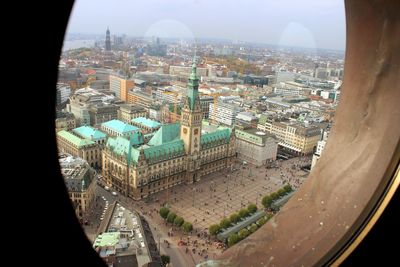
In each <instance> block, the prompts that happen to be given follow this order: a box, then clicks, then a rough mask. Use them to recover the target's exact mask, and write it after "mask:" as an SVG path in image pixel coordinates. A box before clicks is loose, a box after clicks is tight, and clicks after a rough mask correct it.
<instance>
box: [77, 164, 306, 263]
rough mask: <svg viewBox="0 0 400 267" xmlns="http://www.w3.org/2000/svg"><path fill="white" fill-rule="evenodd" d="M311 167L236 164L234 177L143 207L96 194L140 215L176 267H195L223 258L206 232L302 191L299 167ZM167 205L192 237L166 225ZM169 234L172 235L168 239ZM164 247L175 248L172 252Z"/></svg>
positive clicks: (90, 229) (216, 178)
mask: <svg viewBox="0 0 400 267" xmlns="http://www.w3.org/2000/svg"><path fill="white" fill-rule="evenodd" d="M310 162H311V157H301V158H292V159H289V160H284V161H281V160H277V161H275V162H274V163H273V164H274V165H276V168H270V169H267V168H266V167H265V166H263V167H259V168H257V167H255V166H253V165H251V164H246V165H243V164H242V162H240V161H237V162H236V163H235V166H234V170H232V171H231V170H224V171H221V172H217V173H214V174H211V175H207V176H204V177H202V179H201V181H199V182H197V183H195V184H191V185H179V186H176V187H174V188H170V189H169V191H167V190H164V191H162V192H159V193H156V194H154V196H153V197H152V198H150V199H147V200H141V201H134V200H132V199H128V198H126V197H123V196H121V195H118V196H117V197H114V196H112V195H111V194H110V192H107V191H105V190H104V189H103V188H100V187H98V188H97V194H98V195H101V196H105V197H106V198H107V200H108V201H109V202H110V203H112V202H113V201H114V200H118V201H120V202H121V203H122V204H123V205H125V206H126V207H128V208H131V209H132V210H136V211H137V212H139V213H140V214H141V215H142V216H143V217H144V218H145V219H146V220H147V221H148V222H149V224H150V225H151V230H152V231H153V236H154V237H155V240H156V242H157V243H158V242H160V248H161V253H162V254H168V255H170V256H171V262H172V263H173V266H195V265H196V264H197V263H200V262H202V261H205V260H206V259H213V258H215V257H216V256H217V255H219V254H221V253H222V252H223V250H222V249H218V248H217V247H216V246H215V245H214V244H213V242H212V239H211V240H210V239H209V236H208V231H207V229H208V227H209V226H210V225H211V224H215V223H219V222H220V221H221V219H222V218H223V217H224V215H225V216H230V215H231V214H232V213H234V212H238V211H239V210H240V209H241V208H242V207H247V205H248V204H249V203H257V206H258V208H262V204H261V200H262V198H263V197H264V196H265V195H267V194H270V193H272V192H275V191H277V190H278V189H280V188H282V187H283V185H284V184H286V183H289V184H291V185H292V187H293V188H295V189H296V188H298V187H299V186H300V185H301V184H302V183H303V181H304V180H305V179H306V178H307V176H308V173H307V172H305V171H303V170H301V169H300V167H301V166H304V165H307V164H310ZM151 199H153V200H151ZM167 200H168V201H167ZM103 202H104V201H102V199H100V200H99V201H98V202H97V205H96V209H95V210H94V211H95V212H94V214H93V216H94V217H98V216H99V213H100V212H101V210H102V208H103V206H104V203H103ZM164 202H168V203H169V208H170V210H172V211H173V212H175V213H176V214H177V215H178V216H182V217H183V218H184V219H185V221H189V222H191V223H192V224H193V231H192V233H190V234H188V235H187V234H184V233H183V231H182V230H178V229H176V228H175V227H174V226H172V225H170V224H166V223H165V221H164V220H163V219H162V218H161V216H160V215H159V209H160V207H161V206H162V204H163V203H164ZM91 219H92V218H91ZM90 221H92V220H90ZM94 221H96V220H94ZM97 226H98V225H97V224H94V225H90V226H85V231H86V233H87V234H88V236H89V238H91V239H92V238H94V237H95V232H96V229H97ZM169 232H170V233H173V235H169V234H168V233H169ZM206 233H207V234H206ZM180 239H182V240H185V241H189V240H190V242H188V244H187V246H178V241H179V240H180ZM165 241H168V242H169V243H170V246H168V247H167V245H166V243H165Z"/></svg>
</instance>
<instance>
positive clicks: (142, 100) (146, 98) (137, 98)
mask: <svg viewBox="0 0 400 267" xmlns="http://www.w3.org/2000/svg"><path fill="white" fill-rule="evenodd" d="M153 102H154V99H153V97H152V96H151V94H147V93H145V92H143V91H141V90H136V89H135V90H130V91H129V92H128V100H127V103H129V104H135V105H136V106H139V107H142V108H145V109H146V111H148V110H149V108H150V107H151V105H152V104H153Z"/></svg>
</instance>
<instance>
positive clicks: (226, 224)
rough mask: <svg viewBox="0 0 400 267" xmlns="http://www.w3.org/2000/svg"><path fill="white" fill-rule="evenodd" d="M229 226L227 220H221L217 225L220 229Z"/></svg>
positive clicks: (229, 223)
mask: <svg viewBox="0 0 400 267" xmlns="http://www.w3.org/2000/svg"><path fill="white" fill-rule="evenodd" d="M229 225H231V221H230V220H229V219H228V218H224V219H222V220H221V222H220V223H219V226H220V227H221V228H222V229H225V228H228V227H229Z"/></svg>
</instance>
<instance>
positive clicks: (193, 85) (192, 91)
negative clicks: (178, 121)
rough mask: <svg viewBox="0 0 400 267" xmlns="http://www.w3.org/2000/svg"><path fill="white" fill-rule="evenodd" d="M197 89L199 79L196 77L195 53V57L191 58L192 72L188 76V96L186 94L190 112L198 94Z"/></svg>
mask: <svg viewBox="0 0 400 267" xmlns="http://www.w3.org/2000/svg"><path fill="white" fill-rule="evenodd" d="M198 89H199V78H198V77H197V64H196V52H195V55H194V57H193V64H192V72H191V73H190V76H189V83H188V94H187V95H188V97H189V105H190V109H191V110H193V109H194V104H195V101H196V98H197V97H198V94H199V91H198Z"/></svg>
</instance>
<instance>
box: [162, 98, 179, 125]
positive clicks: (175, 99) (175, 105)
mask: <svg viewBox="0 0 400 267" xmlns="http://www.w3.org/2000/svg"><path fill="white" fill-rule="evenodd" d="M163 94H166V95H174V115H173V117H172V118H173V119H172V122H173V123H175V122H176V119H177V115H178V114H177V112H178V110H177V102H178V94H179V93H177V92H172V91H164V92H163Z"/></svg>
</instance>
